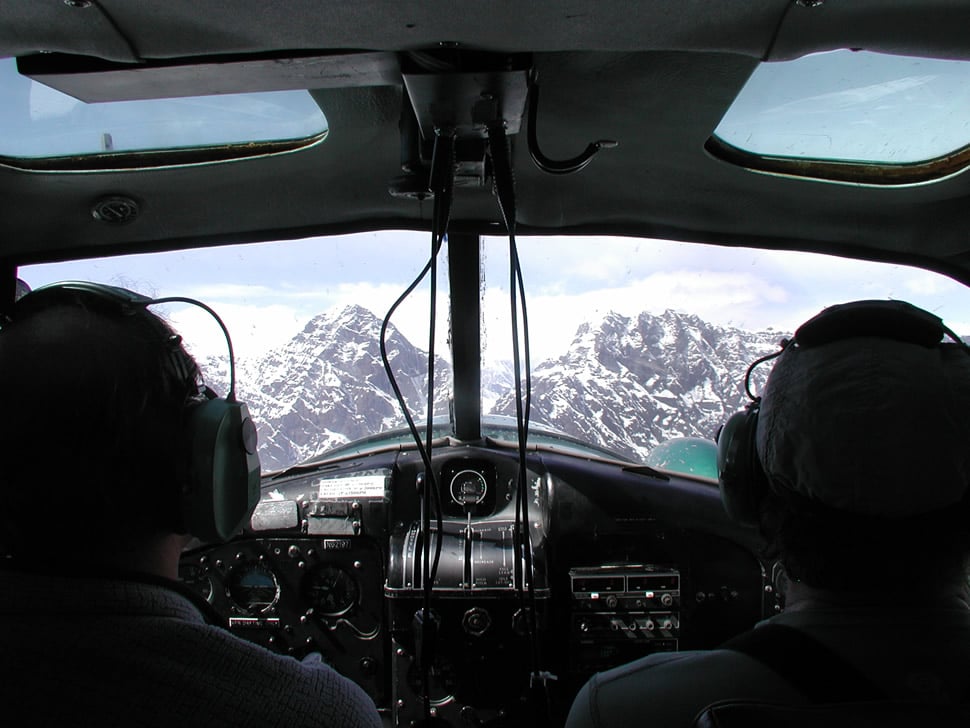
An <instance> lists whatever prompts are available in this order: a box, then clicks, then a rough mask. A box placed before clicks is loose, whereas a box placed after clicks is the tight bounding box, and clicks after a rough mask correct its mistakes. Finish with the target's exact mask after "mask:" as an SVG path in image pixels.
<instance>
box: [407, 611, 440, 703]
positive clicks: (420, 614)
mask: <svg viewBox="0 0 970 728" xmlns="http://www.w3.org/2000/svg"><path fill="white" fill-rule="evenodd" d="M411 631H412V632H413V633H414V654H415V658H416V659H417V661H418V666H419V667H420V668H421V672H422V674H424V675H427V674H429V673H430V671H431V665H432V662H433V661H434V656H435V653H436V652H437V648H438V633H439V632H440V631H441V617H440V616H438V613H437V612H436V611H434V610H433V609H428V610H425V609H424V608H423V607H422V608H421V609H419V610H418V611H416V612H415V613H414V620H413V621H412V622H411ZM425 690H427V686H425Z"/></svg>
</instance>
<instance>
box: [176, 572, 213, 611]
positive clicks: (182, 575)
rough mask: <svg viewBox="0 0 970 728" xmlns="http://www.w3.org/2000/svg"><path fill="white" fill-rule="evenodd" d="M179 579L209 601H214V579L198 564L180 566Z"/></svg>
mask: <svg viewBox="0 0 970 728" xmlns="http://www.w3.org/2000/svg"><path fill="white" fill-rule="evenodd" d="M179 579H181V580H182V583H183V584H185V585H186V586H187V587H189V588H190V589H191V590H192V591H195V592H198V593H199V594H201V595H202V598H203V599H205V600H206V601H207V602H211V601H212V579H210V578H209V575H208V574H207V573H206V572H205V571H204V570H203V568H202V567H201V566H198V565H197V564H184V565H180V566H179Z"/></svg>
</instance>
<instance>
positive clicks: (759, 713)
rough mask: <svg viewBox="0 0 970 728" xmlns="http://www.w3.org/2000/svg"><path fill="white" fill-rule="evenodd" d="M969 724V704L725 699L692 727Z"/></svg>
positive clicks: (864, 727)
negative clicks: (785, 702) (788, 702)
mask: <svg viewBox="0 0 970 728" xmlns="http://www.w3.org/2000/svg"><path fill="white" fill-rule="evenodd" d="M968 725H970V705H966V704H948V705H945V704H931V703H919V702H908V701H907V702H902V701H889V700H885V701H871V702H858V703H851V702H847V703H826V704H808V705H777V704H773V703H759V702H753V701H741V700H727V701H722V702H718V703H714V704H712V705H709V706H707V707H706V708H705V709H704V710H702V711H701V712H700V713H699V714H698V715H697V717H696V718H695V719H694V723H693V728H780V727H781V726H784V727H785V728H924V727H925V728H931V727H936V726H944V727H949V726H954V727H956V726H961V728H962V727H963V726H968Z"/></svg>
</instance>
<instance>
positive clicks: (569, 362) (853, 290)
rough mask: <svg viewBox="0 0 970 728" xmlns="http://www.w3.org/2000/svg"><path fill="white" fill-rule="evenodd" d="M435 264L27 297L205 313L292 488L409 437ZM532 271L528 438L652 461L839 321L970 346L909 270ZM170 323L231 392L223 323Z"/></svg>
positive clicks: (260, 254)
mask: <svg viewBox="0 0 970 728" xmlns="http://www.w3.org/2000/svg"><path fill="white" fill-rule="evenodd" d="M481 246H482V247H481V250H482V261H483V263H482V274H481V278H482V281H483V286H482V292H481V301H482V311H483V313H482V338H483V341H482V359H483V372H482V411H483V413H484V414H485V415H495V416H497V417H499V418H501V417H505V418H508V416H513V415H514V414H515V401H514V396H513V395H512V383H513V368H512V365H511V358H512V334H511V329H510V323H509V322H510V303H509V283H508V282H509V273H508V266H509V263H508V241H507V240H505V239H503V238H498V237H495V238H484V239H483V240H482V242H481ZM430 247H431V245H430V236H429V235H426V234H422V233H414V232H381V233H367V234H360V235H353V236H340V237H331V238H314V239H307V240H300V241H285V242H279V243H264V244H250V245H239V246H226V247H221V248H213V249H202V250H193V251H178V252H171V253H164V254H150V255H134V256H125V257H117V258H111V259H97V260H88V261H79V262H72V263H61V264H50V265H36V266H28V267H24V268H22V269H21V271H20V276H21V278H23V279H24V280H25V281H26V282H27V283H28V284H29V285H30V286H31V287H37V286H40V285H43V284H45V283H49V282H53V281H57V280H65V279H86V280H94V281H99V282H103V283H109V284H114V285H120V286H125V287H128V288H132V289H135V290H138V291H140V292H142V293H146V294H148V295H154V296H165V295H185V296H191V297H195V298H199V299H202V300H204V301H206V302H207V303H209V304H210V305H211V306H212V307H213V308H215V310H216V311H217V312H219V314H220V315H221V316H222V317H223V318H224V320H225V322H226V324H227V325H228V327H229V330H230V332H231V334H232V337H233V344H234V346H235V350H236V357H237V378H238V385H237V389H238V392H239V395H240V398H242V399H245V400H246V401H247V402H248V403H249V404H250V408H251V410H252V411H253V414H254V416H255V417H256V418H257V419H258V420H259V422H260V437H261V452H260V455H261V460H262V462H263V467H264V470H277V469H281V468H285V467H288V466H290V465H293V464H296V463H298V462H301V461H304V460H306V459H309V458H314V457H316V456H319V455H320V454H321V453H324V452H325V451H327V450H328V449H330V448H334V447H338V446H341V445H344V444H346V443H348V442H351V441H355V440H359V439H361V438H366V437H369V436H373V435H376V434H379V433H381V432H388V431H391V430H395V429H398V428H400V427H401V426H402V425H403V424H404V420H403V418H402V415H401V412H400V409H399V407H398V405H397V403H396V401H395V400H394V397H393V396H392V395H391V394H390V389H389V387H388V385H387V381H386V376H385V373H384V368H383V365H382V363H381V358H380V352H379V343H378V342H379V338H380V331H381V322H382V319H383V317H384V316H385V314H386V313H387V311H388V309H389V308H390V307H391V304H392V303H393V302H394V300H395V299H396V298H397V297H398V296H399V295H400V294H401V293H402V292H403V291H404V290H405V288H406V287H407V286H408V285H409V284H410V283H411V281H412V280H413V279H414V277H415V276H416V275H417V274H418V273H419V272H420V270H421V269H422V267H423V266H424V265H425V263H426V262H427V258H428V256H429V254H430ZM446 255H447V249H446V250H445V251H444V252H443V254H442V255H441V258H440V263H439V270H440V274H439V288H440V290H439V293H438V317H437V321H438V325H437V329H436V330H437V341H436V344H435V354H436V356H437V357H439V361H438V365H437V367H436V381H435V391H436V395H435V412H436V415H437V416H439V417H444V418H445V420H447V416H448V412H449V398H450V397H451V394H452V392H451V382H452V373H451V357H450V351H449V348H448V337H449V328H450V326H449V314H448V305H447V304H448V281H447V271H448V266H447V260H446ZM519 256H520V259H521V264H522V269H523V275H524V280H525V286H526V295H527V304H528V317H529V334H530V346H531V357H532V384H533V396H532V420H533V422H535V423H536V424H537V425H541V426H542V427H544V428H546V429H548V430H553V431H558V432H561V433H564V434H565V435H568V436H570V437H573V438H577V439H579V440H582V441H584V442H589V443H590V444H592V445H596V446H599V447H602V448H606V449H608V450H610V451H612V452H615V453H616V454H618V455H620V456H622V457H625V458H629V459H631V460H634V461H637V462H645V461H646V462H649V457H650V454H651V452H653V451H654V450H655V448H657V446H658V445H659V444H660V443H663V442H665V441H668V440H671V439H672V438H679V437H694V438H704V439H707V440H711V439H712V438H713V437H714V435H715V432H716V431H717V428H718V427H719V426H720V424H722V423H723V421H724V419H725V418H726V416H727V415H729V414H730V413H732V412H734V411H736V410H737V409H738V408H740V407H742V406H743V405H744V403H745V401H746V398H745V395H744V391H743V386H742V378H743V375H744V370H745V368H746V367H747V365H748V364H749V363H750V362H751V361H753V360H754V359H755V358H757V357H758V356H760V355H762V354H764V353H767V352H768V351H771V350H773V349H774V348H775V347H776V346H777V344H778V342H779V340H780V339H781V338H782V337H783V336H785V335H790V334H791V332H792V331H793V330H794V328H796V327H797V326H798V324H800V323H801V322H803V321H805V320H806V319H808V318H809V317H811V316H813V315H814V314H816V313H818V312H819V311H820V310H821V309H822V308H823V307H824V306H826V305H831V304H833V303H839V302H844V301H848V300H854V299H861V298H894V299H903V300H908V301H910V302H912V303H914V304H916V305H918V306H921V307H924V308H927V309H928V310H930V311H933V312H934V313H936V314H937V315H939V316H941V317H943V318H944V320H945V321H946V322H947V323H948V324H949V325H950V326H951V327H952V328H953V329H954V330H956V331H957V332H958V333H960V334H970V305H968V304H970V294H968V290H967V289H966V288H965V287H963V286H961V285H960V284H957V283H955V282H953V281H952V280H950V279H948V278H945V277H943V276H940V275H936V274H932V273H928V272H926V271H922V270H916V269H911V268H904V267H902V266H890V265H885V264H874V263H864V262H859V261H852V260H846V259H839V258H828V257H822V256H817V255H809V254H803V253H777V252H769V251H759V250H750V249H737V248H720V247H715V246H701V245H684V244H680V243H672V242H665V241H658V240H648V239H621V238H601V239H594V238H579V237H575V238H521V239H520V240H519ZM429 301H430V296H429V292H428V284H427V281H425V282H424V283H423V284H422V285H420V286H418V288H417V289H416V291H415V292H414V293H413V294H412V295H411V296H410V297H409V298H408V299H407V300H406V301H405V303H404V304H403V305H402V306H401V307H400V308H399V309H398V311H397V312H396V313H395V315H394V317H393V319H392V321H391V328H390V329H389V334H388V337H387V341H388V346H387V349H388V352H389V353H390V359H391V365H392V367H393V370H394V373H395V376H396V377H397V379H398V382H399V383H401V385H402V390H403V391H404V395H405V398H406V399H407V401H408V404H409V408H410V411H411V413H412V415H413V416H414V418H415V420H416V421H417V422H423V421H424V418H425V414H424V411H425V410H426V402H427V396H426V394H425V389H424V388H425V381H426V376H425V375H426V370H427V366H426V361H427V352H428V349H429V342H428V332H429V325H428V320H429ZM156 311H159V312H160V313H163V315H165V316H166V317H167V318H168V319H169V320H170V321H171V323H172V324H173V325H174V326H175V328H176V329H178V330H179V331H180V332H181V333H182V334H183V336H184V338H185V341H186V343H187V345H188V346H189V348H190V351H191V352H192V353H193V354H194V355H195V356H196V357H197V358H198V359H199V360H200V363H201V365H202V368H203V371H204V373H205V375H206V378H207V381H208V382H209V384H210V385H211V386H213V388H215V389H216V390H217V391H220V392H222V393H224V392H225V389H226V385H227V382H226V376H227V366H226V363H227V362H226V352H227V349H226V344H225V340H224V339H223V337H222V334H221V332H220V331H219V329H218V327H217V326H216V325H215V323H214V322H213V321H212V320H211V319H210V318H209V317H208V316H207V315H206V314H205V313H203V312H201V311H199V310H197V309H195V308H192V307H183V306H179V305H167V306H164V307H158V308H157V309H156ZM763 369H766V367H763ZM765 373H766V372H765ZM757 381H760V380H757ZM509 439H513V440H514V437H512V436H510V438H509Z"/></svg>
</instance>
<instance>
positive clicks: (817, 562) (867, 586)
mask: <svg viewBox="0 0 970 728" xmlns="http://www.w3.org/2000/svg"><path fill="white" fill-rule="evenodd" d="M760 516H761V518H760V522H761V532H762V535H763V536H764V538H765V540H766V542H767V549H766V554H765V555H766V557H768V558H770V559H777V560H779V561H781V562H782V563H783V564H784V566H785V571H786V572H787V574H788V577H789V578H790V579H793V580H795V581H801V582H804V583H806V584H807V585H809V586H812V587H815V588H819V589H827V590H832V591H839V592H865V591H874V590H879V591H887V593H888V590H891V589H893V588H899V587H903V588H904V589H906V590H907V591H908V592H910V593H912V594H915V593H917V592H919V591H921V590H923V591H926V590H935V589H939V588H940V587H941V586H943V585H946V584H951V583H954V581H955V580H961V579H965V578H966V576H965V575H966V569H967V560H968V555H970V499H967V498H964V500H963V501H961V502H960V503H959V504H957V505H954V506H950V507H947V508H943V509H940V510H936V511H930V512H928V513H922V514H919V515H916V516H909V517H905V518H885V517H880V516H869V515H861V514H856V513H849V512H847V511H842V510H837V509H834V508H830V507H828V506H826V505H824V504H822V503H819V502H817V501H812V500H809V499H808V498H805V497H804V496H800V495H798V494H795V493H785V494H784V495H779V494H777V493H771V494H769V495H768V496H767V497H766V498H764V499H763V501H762V503H761V512H760Z"/></svg>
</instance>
